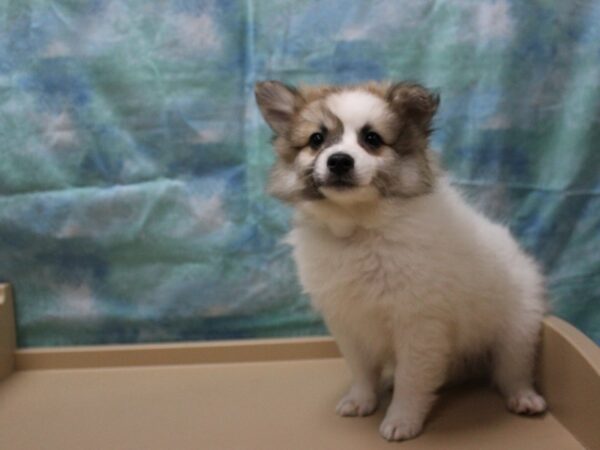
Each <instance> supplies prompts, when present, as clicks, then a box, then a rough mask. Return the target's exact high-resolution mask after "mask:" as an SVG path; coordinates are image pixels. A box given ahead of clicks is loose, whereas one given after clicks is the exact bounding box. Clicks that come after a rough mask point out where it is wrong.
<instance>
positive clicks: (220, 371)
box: [0, 285, 600, 450]
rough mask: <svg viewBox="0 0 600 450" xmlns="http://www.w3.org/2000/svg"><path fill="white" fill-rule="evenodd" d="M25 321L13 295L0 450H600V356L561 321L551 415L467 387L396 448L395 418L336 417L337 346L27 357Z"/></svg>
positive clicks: (547, 365)
mask: <svg viewBox="0 0 600 450" xmlns="http://www.w3.org/2000/svg"><path fill="white" fill-rule="evenodd" d="M12 315H13V310H12V301H11V296H10V290H9V287H7V286H6V285H0V378H1V377H2V375H4V376H6V375H9V374H10V373H11V371H12V370H13V369H14V367H15V366H16V369H17V371H16V372H13V373H12V375H10V376H9V377H8V378H6V379H5V380H4V381H3V382H1V383H0V450H23V449H26V450H33V449H36V450H37V449H43V450H54V449H60V450H73V449H77V450H80V449H86V450H87V449H89V450H94V449H102V450H104V449H109V450H113V449H115V450H135V449H144V450H153V449H161V450H162V449H165V450H171V449H174V450H185V449H210V450H213V449H214V450H222V449H228V450H229V449H231V450H246V449H248V450H250V449H261V450H269V449H277V450H280V449H281V450H288V449H289V450H294V449H327V450H335V449H348V450H352V449H373V450H376V449H378V448H382V449H384V448H385V449H389V448H394V447H393V446H394V445H399V446H400V447H399V448H402V449H425V448H440V449H453V448H459V449H466V450H468V449H483V450H485V449H511V450H513V449H516V450H519V449H528V450H530V449H533V450H535V449H552V450H553V449H559V450H563V449H565V450H568V449H575V448H583V447H582V446H581V444H580V443H579V442H581V443H583V444H585V446H586V447H587V448H589V449H592V450H594V449H600V441H599V438H600V431H599V430H600V402H598V399H600V349H599V348H598V347H597V346H596V345H595V344H593V343H592V342H591V341H590V340H589V339H587V338H586V337H585V336H583V335H582V334H581V333H580V332H579V331H577V330H576V329H574V328H573V327H571V326H570V325H568V324H567V323H565V322H563V321H561V320H560V319H557V318H552V317H550V318H548V319H546V321H545V326H544V334H543V346H542V347H543V348H542V353H541V358H540V365H539V367H540V371H539V372H540V380H541V383H540V384H541V387H542V389H543V391H544V393H545V395H546V397H547V399H548V400H549V404H550V408H551V414H547V415H546V416H544V417H541V418H523V417H517V416H514V415H511V414H509V413H508V412H507V411H506V410H505V409H504V406H503V401H502V399H501V398H500V396H499V395H498V394H496V393H495V392H493V391H491V390H489V389H486V388H483V387H473V386H471V387H463V388H461V389H459V390H451V391H447V392H445V393H444V394H443V395H442V398H441V400H440V401H439V403H438V404H437V405H436V407H435V409H434V411H433V413H432V414H431V417H430V420H429V422H428V423H427V425H426V428H425V432H424V433H423V434H422V435H421V436H420V437H418V438H417V439H415V440H412V441H408V442H404V443H402V444H388V443H386V442H385V441H384V440H383V439H381V438H380V437H379V435H378V431H377V429H378V424H379V422H380V421H381V418H382V415H383V409H380V411H379V412H378V413H377V414H376V415H375V416H373V417H369V418H362V419H345V418H340V417H337V416H336V415H335V414H334V412H333V409H334V406H335V404H336V402H337V400H338V398H339V397H340V396H341V394H342V393H343V391H344V390H345V389H346V388H347V385H348V382H349V376H348V373H347V370H346V367H345V365H344V363H343V361H342V360H341V359H339V358H335V356H337V355H338V351H337V347H336V346H335V343H334V342H333V340H332V339H331V338H328V337H318V338H303V339H282V340H250V341H237V342H235V341H234V342H216V343H214V342H211V343H190V344H181V343H177V344H158V345H127V346H101V347H70V348H58V349H26V350H16V351H15V350H14V345H15V339H14V338H15V336H14V322H13V318H12ZM13 352H14V353H13ZM309 358H312V359H309ZM315 358H318V359H315ZM224 363H227V364H224ZM58 368H60V369H58ZM33 369H46V370H33ZM565 427H567V428H565ZM574 436H576V437H577V440H576V438H575V437H574Z"/></svg>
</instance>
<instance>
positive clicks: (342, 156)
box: [327, 152, 354, 175]
mask: <svg viewBox="0 0 600 450" xmlns="http://www.w3.org/2000/svg"><path fill="white" fill-rule="evenodd" d="M353 167H354V159H353V158H352V156H350V155H348V154H346V153H339V152H338V153H334V154H333V155H331V156H330V157H329V158H328V159H327V168H328V169H329V171H330V172H331V173H334V174H336V175H344V174H346V173H348V172H350V170H352V168H353Z"/></svg>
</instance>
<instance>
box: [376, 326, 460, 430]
mask: <svg viewBox="0 0 600 450" xmlns="http://www.w3.org/2000/svg"><path fill="white" fill-rule="evenodd" d="M446 330H447V328H446V327H445V326H444V325H443V324H440V323H438V322H435V321H428V322H422V321H420V320H419V321H415V322H414V324H412V325H408V326H407V327H403V328H402V329H401V330H399V332H398V333H397V336H396V337H395V340H394V344H395V354H396V368H395V370H394V393H393V397H392V402H391V403H390V406H389V407H388V410H387V413H386V415H385V418H384V420H383V422H382V423H381V426H380V428H379V431H380V433H381V435H382V436H383V437H384V438H385V439H387V440H389V441H400V440H405V439H410V438H413V437H415V436H416V435H417V434H419V432H420V431H421V429H422V428H423V423H424V422H425V419H426V417H427V414H428V413H429V410H430V409H431V406H432V404H433V402H434V400H435V391H436V390H437V389H438V388H439V387H440V386H441V385H442V384H443V383H444V381H445V376H446V371H447V367H448V361H449V350H450V345H451V344H450V342H449V339H448V338H449V336H448V333H447V331H446Z"/></svg>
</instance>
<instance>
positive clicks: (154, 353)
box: [15, 336, 340, 370]
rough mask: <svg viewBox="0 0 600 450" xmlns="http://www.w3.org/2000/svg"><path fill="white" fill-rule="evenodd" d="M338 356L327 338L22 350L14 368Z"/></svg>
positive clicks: (126, 365) (334, 346)
mask: <svg viewBox="0 0 600 450" xmlns="http://www.w3.org/2000/svg"><path fill="white" fill-rule="evenodd" d="M338 356H340V353H339V350H338V348H337V346H336V345H335V342H334V341H333V339H332V338H331V337H329V336H320V337H303V338H288V339H248V340H245V341H222V342H215V341H211V342H189V343H186V342H178V343H174V344H133V345H96V346H80V347H58V348H56V347H54V348H53V347H50V348H31V349H21V350H17V351H16V352H15V362H16V369H17V370H32V369H74V368H93V367H130V366H137V367H139V366H163V365H180V364H198V363H202V364H207V363H225V362H257V361H291V360H297V359H315V358H335V357H338Z"/></svg>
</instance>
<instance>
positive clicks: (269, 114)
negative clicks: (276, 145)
mask: <svg viewBox="0 0 600 450" xmlns="http://www.w3.org/2000/svg"><path fill="white" fill-rule="evenodd" d="M254 94H255V97H256V103H257V104H258V107H259V109H260V112H261V113H262V115H263V117H264V118H265V120H266V121H267V123H268V124H269V126H270V127H271V129H272V130H273V131H274V132H275V134H276V135H285V134H286V133H287V132H288V131H289V128H290V124H291V121H292V118H293V116H294V114H295V113H296V112H297V111H298V109H299V108H300V107H301V106H302V105H303V104H304V99H303V98H302V95H301V94H300V93H299V92H298V90H297V89H296V88H294V87H292V86H287V85H285V84H283V83H281V82H279V81H273V80H272V81H262V82H259V83H256V85H255V87H254Z"/></svg>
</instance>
